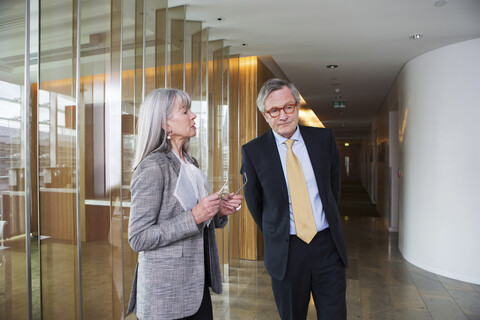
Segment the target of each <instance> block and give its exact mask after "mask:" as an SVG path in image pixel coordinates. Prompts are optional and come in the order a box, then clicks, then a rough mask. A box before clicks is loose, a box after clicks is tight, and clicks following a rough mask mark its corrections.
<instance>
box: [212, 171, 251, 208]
mask: <svg viewBox="0 0 480 320" xmlns="http://www.w3.org/2000/svg"><path fill="white" fill-rule="evenodd" d="M247 182H248V178H247V173H246V172H244V173H243V184H242V186H241V187H240V188H239V189H238V190H237V191H236V192H235V193H234V194H233V195H234V196H235V195H237V194H238V193H239V192H240V191H242V189H243V187H245V185H246V184H247ZM225 188H228V179H227V181H226V182H225V184H224V185H223V186H222V188H221V189H220V191H219V192H218V194H220V196H221V197H222V199H223V200H226V201H228V200H230V199H231V198H230V194H229V193H228V192H227V191H225V190H224V189H225Z"/></svg>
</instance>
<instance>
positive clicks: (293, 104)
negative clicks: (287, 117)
mask: <svg viewBox="0 0 480 320" xmlns="http://www.w3.org/2000/svg"><path fill="white" fill-rule="evenodd" d="M288 107H293V109H292V112H288V111H287V109H285V108H288ZM297 107H298V103H291V104H287V105H285V106H283V107H282V108H276V107H274V108H271V109H270V110H268V111H264V113H268V115H269V116H270V117H271V118H278V117H280V114H281V113H282V110H283V112H285V113H286V114H292V113H294V112H295V109H296V108H297ZM272 110H274V111H275V110H277V111H278V115H276V116H273V115H272V114H271V112H272Z"/></svg>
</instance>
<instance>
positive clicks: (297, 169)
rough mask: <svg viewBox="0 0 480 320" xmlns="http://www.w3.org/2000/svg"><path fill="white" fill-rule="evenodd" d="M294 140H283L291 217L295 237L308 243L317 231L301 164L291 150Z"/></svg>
mask: <svg viewBox="0 0 480 320" xmlns="http://www.w3.org/2000/svg"><path fill="white" fill-rule="evenodd" d="M294 141H295V140H293V139H290V140H287V141H285V144H286V145H287V149H288V150H287V177H288V188H289V190H290V200H291V201H292V210H293V219H294V220H295V229H296V230H297V237H299V238H300V239H302V240H303V241H304V242H306V243H310V241H312V239H313V237H315V234H316V233H317V228H316V226H315V220H313V212H312V206H311V204H310V196H309V195H308V188H307V182H306V181H305V176H304V174H303V170H302V166H301V165H300V161H299V160H298V158H297V156H295V154H294V153H293V151H292V144H293V142H294Z"/></svg>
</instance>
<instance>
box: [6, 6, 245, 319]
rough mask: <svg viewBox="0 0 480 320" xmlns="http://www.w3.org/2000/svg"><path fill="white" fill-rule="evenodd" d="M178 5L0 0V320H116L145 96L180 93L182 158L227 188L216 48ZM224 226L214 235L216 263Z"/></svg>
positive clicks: (225, 83)
mask: <svg viewBox="0 0 480 320" xmlns="http://www.w3.org/2000/svg"><path fill="white" fill-rule="evenodd" d="M27 4H30V10H29V11H28V15H27V17H28V19H29V20H28V22H29V24H27V20H26V13H25V12H26V6H27ZM78 9H80V11H78ZM187 9H188V8H187V7H186V6H180V7H175V8H167V1H166V0H162V1H154V0H136V1H124V0H98V1H88V0H72V1H63V2H58V1H54V0H42V1H36V2H31V1H11V0H9V1H2V2H1V3H0V25H1V26H3V27H2V28H3V29H1V31H2V32H0V41H1V43H2V46H3V48H4V50H2V51H0V209H1V211H0V319H110V318H111V319H122V318H125V317H126V315H125V311H126V307H127V304H128V299H129V295H130V290H131V285H132V280H133V275H134V272H135V267H136V262H137V254H136V253H135V252H133V250H132V249H131V248H130V246H129V244H128V219H129V209H130V180H131V177H132V169H131V166H132V161H133V157H134V150H135V134H136V122H137V120H136V119H137V116H138V112H139V108H140V105H141V102H142V100H143V98H144V95H145V94H148V93H149V92H150V91H151V90H153V89H155V88H158V87H166V86H168V87H175V88H179V89H183V90H186V91H187V92H188V93H189V94H190V95H191V97H192V110H193V112H195V113H196V114H197V119H196V125H197V136H196V137H195V138H193V139H192V141H191V147H192V154H193V155H194V156H195V157H196V158H197V160H198V161H199V164H200V167H201V169H202V170H203V171H204V172H205V173H207V175H208V177H209V179H210V181H211V185H212V187H213V189H214V190H218V188H219V187H220V186H221V185H222V184H223V183H224V181H225V180H226V179H227V178H230V179H231V181H230V188H235V187H234V185H236V184H238V179H237V180H235V179H236V178H235V177H233V176H232V175H233V174H232V172H231V171H230V170H231V169H232V168H231V167H230V162H231V157H230V150H229V149H230V145H231V144H232V140H231V139H232V136H231V135H230V134H229V133H230V131H231V127H230V123H229V120H228V118H229V115H230V113H231V112H232V111H231V110H233V109H230V108H229V90H230V88H229V86H230V82H229V77H230V75H229V69H230V66H229V50H228V48H224V46H223V42H222V41H215V42H209V41H208V30H204V29H202V23H201V22H199V21H188V20H186V18H187ZM27 25H30V29H28V30H27V33H26V32H25V29H26V27H27ZM26 39H30V42H29V47H30V51H29V52H28V53H29V54H28V55H25V47H26V46H25V40H26ZM77 41H79V44H80V45H79V46H77ZM25 56H27V57H28V59H27V61H25ZM25 66H27V70H28V71H29V72H28V73H25V69H26V68H25ZM77 92H78V95H77ZM28 133H31V135H29V134H28ZM27 147H28V148H27ZM27 160H28V161H27ZM27 166H28V167H27ZM26 169H28V170H26ZM234 170H237V171H238V168H237V167H235V169H234ZM27 174H31V178H30V179H26V175H27ZM26 182H27V183H26ZM26 204H28V205H26ZM28 210H30V211H31V216H30V215H29V216H28V217H26V216H25V215H26V211H27V212H28ZM77 211H78V212H77ZM27 215H28V213H27ZM228 228H229V227H228V226H227V227H226V229H224V230H219V231H218V233H217V237H218V244H219V252H220V255H221V263H222V265H224V266H227V267H228V266H229V255H230V252H229V247H230V246H229V245H228V243H229V240H228V239H229V229H228ZM235 250H236V249H235ZM26 265H27V270H26V268H25V266H26ZM225 270H226V273H224V274H225V275H228V268H226V269H225ZM128 318H129V319H134V316H129V317H128Z"/></svg>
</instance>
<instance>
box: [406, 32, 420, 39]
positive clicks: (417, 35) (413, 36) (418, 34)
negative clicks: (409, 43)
mask: <svg viewBox="0 0 480 320" xmlns="http://www.w3.org/2000/svg"><path fill="white" fill-rule="evenodd" d="M420 38H423V34H420V33H416V34H412V35H411V36H410V37H409V39H410V40H418V39H420Z"/></svg>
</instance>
